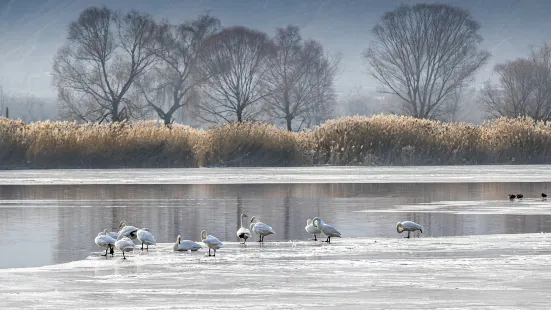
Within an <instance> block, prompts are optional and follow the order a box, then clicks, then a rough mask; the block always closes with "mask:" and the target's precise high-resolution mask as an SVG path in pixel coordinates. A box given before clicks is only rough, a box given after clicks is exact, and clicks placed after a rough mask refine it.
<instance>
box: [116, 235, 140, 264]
mask: <svg viewBox="0 0 551 310" xmlns="http://www.w3.org/2000/svg"><path fill="white" fill-rule="evenodd" d="M115 247H116V248H117V250H119V251H121V252H122V259H126V256H124V252H130V251H134V248H136V245H135V244H134V242H133V241H132V240H131V239H130V238H128V237H123V236H122V235H120V236H119V240H117V242H115Z"/></svg>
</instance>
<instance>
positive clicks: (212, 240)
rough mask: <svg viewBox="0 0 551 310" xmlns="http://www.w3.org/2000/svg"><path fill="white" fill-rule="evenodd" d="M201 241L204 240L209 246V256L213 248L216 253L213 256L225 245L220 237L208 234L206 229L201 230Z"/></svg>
mask: <svg viewBox="0 0 551 310" xmlns="http://www.w3.org/2000/svg"><path fill="white" fill-rule="evenodd" d="M201 241H203V243H204V244H205V245H206V246H208V247H209V256H211V255H210V250H211V249H212V250H214V255H212V256H214V257H216V250H218V249H220V248H223V247H224V244H222V242H220V240H218V238H216V237H215V236H212V235H207V231H206V230H203V231H202V232H201Z"/></svg>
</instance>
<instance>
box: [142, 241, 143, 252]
mask: <svg viewBox="0 0 551 310" xmlns="http://www.w3.org/2000/svg"><path fill="white" fill-rule="evenodd" d="M142 251H143V242H142Z"/></svg>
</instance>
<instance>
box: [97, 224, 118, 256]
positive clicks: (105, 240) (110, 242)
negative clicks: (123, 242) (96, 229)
mask: <svg viewBox="0 0 551 310" xmlns="http://www.w3.org/2000/svg"><path fill="white" fill-rule="evenodd" d="M94 242H95V243H96V244H97V245H98V246H99V247H101V248H105V254H101V256H105V258H107V250H110V252H109V253H110V254H111V257H113V254H114V253H115V252H114V251H113V247H114V246H115V242H117V240H115V239H114V238H113V237H111V236H109V235H108V234H107V229H104V230H103V231H102V232H100V233H99V234H98V236H97V237H96V239H94Z"/></svg>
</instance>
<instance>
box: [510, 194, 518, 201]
mask: <svg viewBox="0 0 551 310" xmlns="http://www.w3.org/2000/svg"><path fill="white" fill-rule="evenodd" d="M515 198H517V196H516V195H514V194H509V200H513V199H515Z"/></svg>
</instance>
